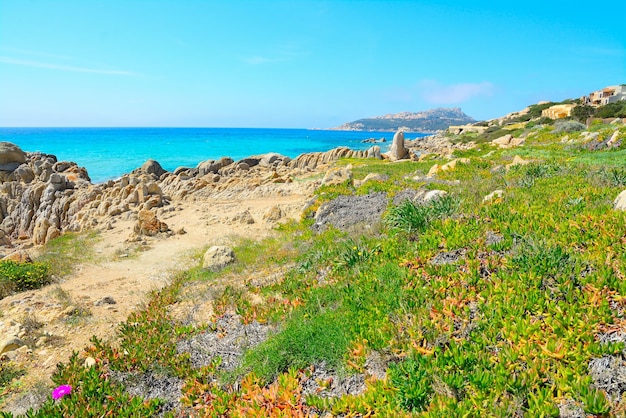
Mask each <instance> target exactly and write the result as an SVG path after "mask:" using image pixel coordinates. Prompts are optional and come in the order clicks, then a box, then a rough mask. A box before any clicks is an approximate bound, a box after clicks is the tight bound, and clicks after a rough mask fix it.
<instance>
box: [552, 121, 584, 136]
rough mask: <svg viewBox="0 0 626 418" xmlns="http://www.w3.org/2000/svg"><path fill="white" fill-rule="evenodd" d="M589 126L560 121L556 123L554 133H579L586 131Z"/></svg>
mask: <svg viewBox="0 0 626 418" xmlns="http://www.w3.org/2000/svg"><path fill="white" fill-rule="evenodd" d="M585 129H587V126H586V125H584V124H582V123H580V122H576V121H573V120H559V121H556V122H555V123H554V132H555V133H561V132H578V131H584V130H585Z"/></svg>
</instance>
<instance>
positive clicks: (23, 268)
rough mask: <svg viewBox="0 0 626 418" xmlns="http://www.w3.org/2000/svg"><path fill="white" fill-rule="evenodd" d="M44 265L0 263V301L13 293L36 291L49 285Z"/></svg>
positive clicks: (46, 268) (12, 262)
mask: <svg viewBox="0 0 626 418" xmlns="http://www.w3.org/2000/svg"><path fill="white" fill-rule="evenodd" d="M48 270H49V269H48V265H47V264H45V263H18V262H15V261H11V260H2V261H0V299H1V298H4V297H6V296H8V295H9V294H11V293H13V292H21V291H24V290H30V289H38V288H40V287H42V286H45V285H46V284H48V283H50V276H49V274H48Z"/></svg>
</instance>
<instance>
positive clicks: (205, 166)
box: [198, 157, 233, 176]
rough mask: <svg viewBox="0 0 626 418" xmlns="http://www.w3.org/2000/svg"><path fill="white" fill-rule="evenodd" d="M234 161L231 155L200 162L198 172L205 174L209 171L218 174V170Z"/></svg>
mask: <svg viewBox="0 0 626 418" xmlns="http://www.w3.org/2000/svg"><path fill="white" fill-rule="evenodd" d="M232 163H233V159H232V158H230V157H222V158H220V159H219V160H207V161H203V162H201V163H200V164H198V174H199V175H200V176H205V175H207V174H209V173H212V174H217V172H218V171H219V170H220V169H221V168H224V167H226V166H229V165H231V164H232Z"/></svg>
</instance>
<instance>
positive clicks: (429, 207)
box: [385, 195, 459, 236]
mask: <svg viewBox="0 0 626 418" xmlns="http://www.w3.org/2000/svg"><path fill="white" fill-rule="evenodd" d="M458 206H459V201H458V200H457V198H456V197H454V196H451V195H445V196H442V197H439V198H436V199H433V200H431V201H430V202H428V203H426V204H419V203H415V202H413V201H411V200H408V199H407V200H404V201H403V202H402V203H400V204H399V205H398V206H394V207H392V208H391V209H390V210H389V211H388V213H387V216H386V217H385V223H386V224H387V225H388V226H389V227H390V228H391V229H392V230H394V231H396V232H403V233H405V234H407V235H409V236H415V234H418V233H420V232H422V231H424V230H425V229H426V228H427V227H428V225H429V224H430V223H431V222H432V221H433V220H435V219H442V218H445V217H448V216H451V215H452V214H453V213H454V212H455V211H456V209H457V208H458Z"/></svg>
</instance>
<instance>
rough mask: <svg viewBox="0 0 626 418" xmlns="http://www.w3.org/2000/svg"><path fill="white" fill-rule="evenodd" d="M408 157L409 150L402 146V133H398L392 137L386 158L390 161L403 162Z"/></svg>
mask: <svg viewBox="0 0 626 418" xmlns="http://www.w3.org/2000/svg"><path fill="white" fill-rule="evenodd" d="M408 155H409V150H408V149H406V148H405V146H404V132H402V131H398V132H396V134H395V135H394V136H393V141H392V142H391V147H390V148H389V152H387V156H388V157H389V159H390V160H391V161H397V160H403V159H405V158H406V157H407V156H408Z"/></svg>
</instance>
